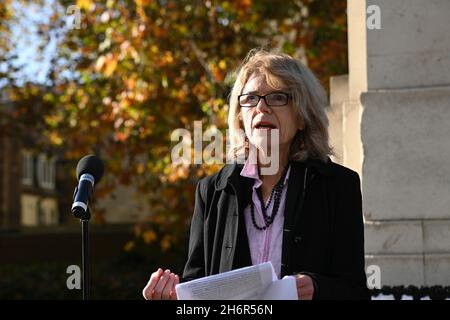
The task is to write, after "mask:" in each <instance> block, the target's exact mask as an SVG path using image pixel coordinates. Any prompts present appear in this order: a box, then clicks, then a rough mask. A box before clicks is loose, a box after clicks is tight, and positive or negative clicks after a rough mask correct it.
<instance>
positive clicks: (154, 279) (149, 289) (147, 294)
mask: <svg viewBox="0 0 450 320" xmlns="http://www.w3.org/2000/svg"><path fill="white" fill-rule="evenodd" d="M162 273H163V270H162V269H161V268H159V269H158V270H157V271H155V272H153V273H152V275H151V277H150V280H149V281H148V283H147V285H146V286H145V288H144V289H143V290H142V295H143V296H144V298H145V299H146V300H150V299H152V293H153V289H154V288H155V286H156V284H157V283H158V280H159V278H160V277H161V275H162Z"/></svg>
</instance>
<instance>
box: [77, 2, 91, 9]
mask: <svg viewBox="0 0 450 320" xmlns="http://www.w3.org/2000/svg"><path fill="white" fill-rule="evenodd" d="M91 5H92V1H91V0H77V6H78V7H80V8H81V9H85V10H89V8H90V7H91Z"/></svg>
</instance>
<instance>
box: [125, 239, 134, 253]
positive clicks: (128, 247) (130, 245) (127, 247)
mask: <svg viewBox="0 0 450 320" xmlns="http://www.w3.org/2000/svg"><path fill="white" fill-rule="evenodd" d="M134 246H135V243H134V241H128V242H127V243H126V244H125V247H124V248H123V249H124V250H125V251H127V252H128V251H131V250H132V249H133V248H134Z"/></svg>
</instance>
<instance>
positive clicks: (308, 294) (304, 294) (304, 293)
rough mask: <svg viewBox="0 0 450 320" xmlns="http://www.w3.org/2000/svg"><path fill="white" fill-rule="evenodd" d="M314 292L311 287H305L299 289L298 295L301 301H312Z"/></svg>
mask: <svg viewBox="0 0 450 320" xmlns="http://www.w3.org/2000/svg"><path fill="white" fill-rule="evenodd" d="M313 293H314V290H313V289H312V288H310V287H304V288H301V289H297V295H298V299H299V300H311V299H312V297H313Z"/></svg>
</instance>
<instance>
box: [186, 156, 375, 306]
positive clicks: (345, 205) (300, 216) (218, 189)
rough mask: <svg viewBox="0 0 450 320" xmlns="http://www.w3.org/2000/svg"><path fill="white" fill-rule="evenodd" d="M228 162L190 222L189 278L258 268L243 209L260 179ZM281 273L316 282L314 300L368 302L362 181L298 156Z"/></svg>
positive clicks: (204, 189) (207, 184) (204, 183)
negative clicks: (248, 174)
mask: <svg viewBox="0 0 450 320" xmlns="http://www.w3.org/2000/svg"><path fill="white" fill-rule="evenodd" d="M242 166H243V165H239V164H228V165H225V166H224V167H223V168H222V169H221V170H220V171H219V172H218V173H216V174H214V175H211V176H208V177H206V178H203V179H201V180H200V181H199V183H198V185H197V190H196V196H195V209H194V214H193V217H192V222H191V230H190V238H189V252H188V260H187V263H186V265H185V268H184V273H183V278H184V280H189V279H193V278H199V277H204V276H207V275H212V274H217V273H221V272H225V271H229V270H232V269H236V268H240V267H244V266H249V265H251V264H252V263H251V256H250V249H249V245H248V238H247V232H246V228H245V220H244V214H243V213H244V209H245V207H246V206H247V205H248V204H249V201H250V200H251V192H252V186H253V182H254V180H253V179H251V178H247V177H243V176H241V175H240V172H241V170H242ZM284 216H285V219H284V227H283V244H282V258H281V262H282V265H281V276H282V277H283V276H285V275H292V274H297V273H303V274H307V275H309V276H310V277H311V278H312V279H313V280H314V285H315V290H314V291H315V293H314V299H368V298H369V294H368V290H367V286H366V274H365V270H364V229H363V216H362V202H361V190H360V180H359V176H358V174H357V173H356V172H354V171H352V170H350V169H347V168H345V167H343V166H340V165H338V164H335V163H333V162H332V161H331V160H329V161H328V163H324V162H320V161H318V160H310V159H309V160H307V161H304V162H294V161H291V172H290V176H289V182H288V189H287V195H286V206H285V212H284Z"/></svg>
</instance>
